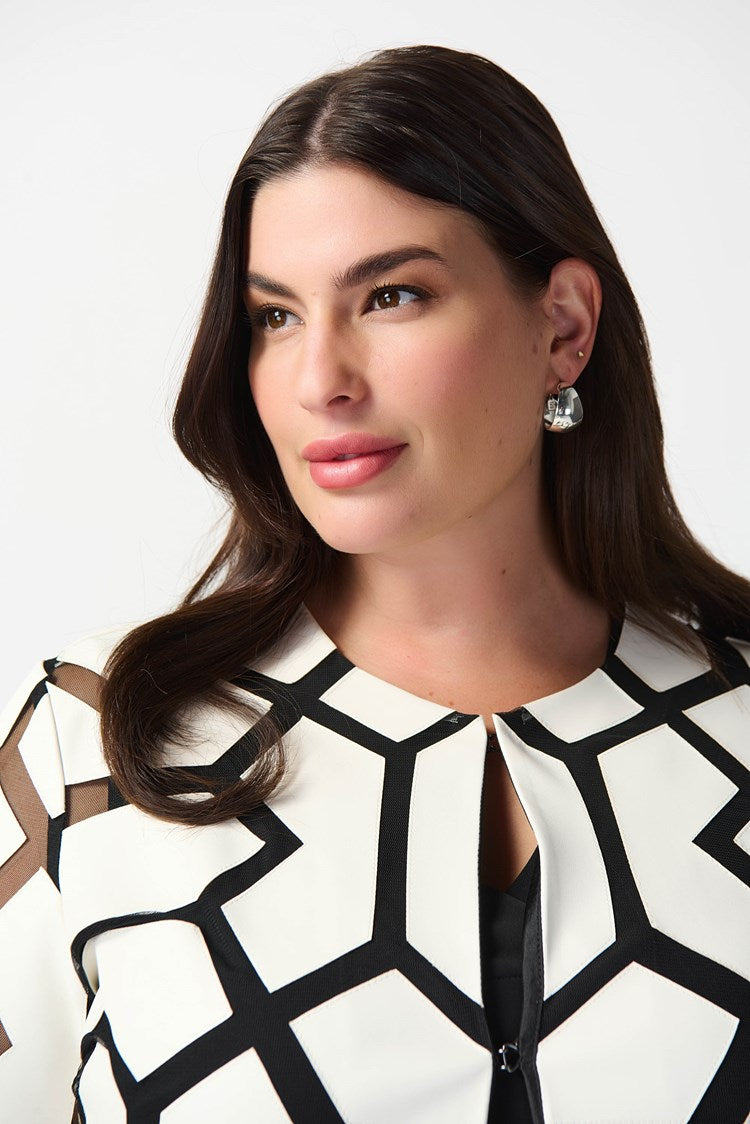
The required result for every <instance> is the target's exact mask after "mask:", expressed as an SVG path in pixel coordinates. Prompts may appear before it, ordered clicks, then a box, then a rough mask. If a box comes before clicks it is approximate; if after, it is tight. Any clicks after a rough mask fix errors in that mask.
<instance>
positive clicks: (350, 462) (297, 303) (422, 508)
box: [245, 165, 556, 554]
mask: <svg viewBox="0 0 750 1124" xmlns="http://www.w3.org/2000/svg"><path fill="white" fill-rule="evenodd" d="M248 251H249V252H248V260H247V270H248V284H247V287H246V291H245V292H246V296H245V300H246V306H247V309H248V312H249V313H250V315H251V317H252V318H253V327H252V342H251V347H250V356H249V379H250V388H251V391H252V395H253V399H254V401H255V405H256V408H257V411H258V414H259V416H260V419H261V422H262V424H263V426H264V428H265V430H266V433H267V434H268V437H269V439H270V441H271V443H272V445H273V447H274V450H275V452H276V455H277V457H278V461H279V465H280V467H281V471H282V473H283V475H284V478H285V480H286V483H287V486H288V488H289V491H290V492H291V494H292V497H293V498H294V500H295V502H296V503H297V505H298V506H299V508H300V509H301V511H302V513H303V514H304V516H305V517H306V518H307V520H308V521H309V522H310V523H311V524H312V526H313V527H314V528H315V529H316V530H317V531H318V533H319V534H320V536H321V538H323V539H324V541H325V542H327V543H328V544H329V545H330V546H332V547H333V548H334V549H336V550H339V551H343V552H347V553H353V554H360V553H369V552H373V551H390V550H392V549H394V548H398V547H400V546H406V545H409V544H415V543H417V542H423V541H425V540H427V539H431V540H434V537H435V536H439V535H442V534H446V533H455V532H459V533H460V532H461V531H462V530H464V529H466V528H467V526H468V524H467V521H468V520H476V519H478V518H481V519H489V520H492V519H497V520H498V526H500V527H502V515H503V510H504V506H503V505H504V504H506V501H507V494H508V492H509V490H513V491H514V494H515V495H516V498H517V497H518V495H519V489H520V490H521V493H523V491H524V490H528V497H527V498H528V501H529V502H530V503H531V502H532V500H533V497H534V494H535V489H537V488H538V487H539V481H540V457H541V437H542V410H543V407H544V402H545V398H546V395H547V394H548V393H550V392H553V391H554V389H555V385H556V383H555V379H554V375H553V374H552V372H551V371H550V368H549V347H548V346H547V347H546V348H545V346H544V345H545V343H546V344H547V345H548V341H549V338H550V334H549V325H548V324H547V323H546V321H545V318H544V316H543V313H542V310H541V307H540V305H539V304H538V303H536V302H535V303H530V302H525V301H522V300H521V299H519V298H518V297H517V296H516V295H515V294H514V293H513V291H512V290H511V288H510V286H509V284H508V282H507V280H506V278H505V275H504V273H503V271H502V269H501V267H500V264H499V261H498V259H497V257H496V255H495V254H494V253H493V251H492V250H491V249H490V247H489V246H488V244H487V243H486V242H485V240H484V239H483V238H482V237H481V235H480V233H479V232H478V229H477V227H476V226H475V225H474V223H473V221H472V219H471V217H470V216H469V215H468V214H466V213H465V212H462V211H459V210H457V209H454V208H450V207H447V206H443V205H441V204H437V203H433V202H431V201H428V200H425V199H423V198H421V197H419V196H414V195H411V194H410V193H408V192H405V191H402V190H401V189H399V188H396V187H393V186H392V185H391V184H389V183H387V182H385V181H383V180H381V179H379V178H378V177H377V176H375V175H374V174H371V173H368V172H365V171H362V170H359V169H357V168H354V167H350V166H344V165H327V166H322V167H309V168H305V169H303V170H301V171H299V172H298V173H296V174H294V175H291V176H288V177H283V178H277V179H274V180H272V181H270V182H268V183H267V184H265V185H264V186H263V187H262V188H261V189H260V190H259V192H258V195H257V197H256V199H255V202H254V206H253V211H252V218H251V225H250V235H249V247H248ZM370 258H373V261H372V262H369V263H368V262H367V260H366V259H370ZM377 259H380V260H377ZM363 262H364V264H361V263H363ZM545 333H546V334H545ZM545 352H546V354H545ZM363 434H364V435H368V436H369V437H370V438H373V439H374V440H373V441H371V442H370V447H371V448H372V447H373V446H375V447H380V448H383V447H385V446H389V447H390V448H391V452H390V453H385V452H381V453H374V454H373V453H371V454H370V455H369V456H367V455H364V453H363V450H362V449H361V448H359V447H358V446H361V445H362V435H363ZM346 435H355V436H354V437H350V441H351V445H350V446H349V447H348V450H346V451H349V452H360V453H363V455H361V456H357V457H354V458H351V457H348V458H347V459H346V460H340V459H339V460H333V458H335V457H336V455H337V453H338V454H339V455H340V454H341V452H342V451H343V450H341V449H338V450H336V449H335V448H334V449H329V450H323V454H324V455H325V456H326V457H327V458H328V460H327V462H323V463H321V462H320V461H318V462H316V461H311V460H309V459H307V457H306V455H305V453H306V452H307V453H308V456H309V450H306V447H307V446H308V445H310V443H311V442H317V441H321V440H330V439H336V438H341V437H346ZM318 455H319V454H318ZM506 506H507V504H506ZM472 526H473V527H477V524H476V522H475V523H473V524H472Z"/></svg>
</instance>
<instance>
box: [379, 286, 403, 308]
mask: <svg viewBox="0 0 750 1124" xmlns="http://www.w3.org/2000/svg"><path fill="white" fill-rule="evenodd" d="M402 292H403V289H382V290H381V291H380V292H379V293H378V295H377V296H376V297H375V303H376V304H377V306H378V308H396V307H398V305H400V304H401V293H402Z"/></svg>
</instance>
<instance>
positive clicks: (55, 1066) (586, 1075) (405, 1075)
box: [0, 606, 750, 1124]
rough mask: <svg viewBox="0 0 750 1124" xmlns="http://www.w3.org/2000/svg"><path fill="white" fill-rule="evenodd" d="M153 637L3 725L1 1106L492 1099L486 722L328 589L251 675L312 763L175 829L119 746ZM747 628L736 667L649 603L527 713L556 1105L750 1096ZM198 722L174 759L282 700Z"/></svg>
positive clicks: (312, 1115)
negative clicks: (393, 657)
mask: <svg viewBox="0 0 750 1124" xmlns="http://www.w3.org/2000/svg"><path fill="white" fill-rule="evenodd" d="M124 631H125V630H122V629H120V630H110V631H109V632H108V633H103V634H98V635H97V636H94V637H89V638H86V639H83V640H80V641H78V642H76V643H74V644H72V645H71V646H69V647H68V648H66V649H65V650H63V651H62V652H61V653H60V654H59V656H58V657H57V658H55V659H48V660H45V661H43V662H41V663H40V664H39V665H38V666H37V667H36V668H35V669H34V670H33V671H32V673H31V674H30V676H29V677H28V678H27V680H26V681H25V682H24V683H23V684H22V686H21V688H20V689H19V691H18V692H17V694H16V696H15V698H14V699H13V700H11V703H10V705H9V706H8V708H7V710H6V712H5V713H4V715H3V718H2V724H1V725H0V745H1V746H2V748H1V749H0V1119H2V1121H8V1122H12V1124H26V1122H28V1124H61V1122H62V1124H68V1122H70V1121H71V1119H74V1120H78V1121H85V1122H86V1124H120V1122H128V1124H133V1122H137V1124H157V1122H161V1124H205V1122H206V1121H216V1124H234V1122H237V1124H238V1122H240V1121H242V1122H248V1121H252V1122H259V1124H288V1122H289V1121H293V1122H299V1124H340V1122H341V1121H344V1122H347V1124H391V1122H392V1124H485V1122H486V1121H487V1118H488V1111H489V1106H490V1098H491V1090H492V1096H493V1097H494V1096H495V1095H496V1094H497V1096H500V1097H501V1096H502V1074H501V1069H502V1063H501V1059H500V1058H499V1057H498V1056H497V1053H496V1052H495V1051H493V1048H492V1043H491V1038H490V1033H489V1029H488V1023H487V1019H486V1016H485V1010H484V1005H483V997H482V986H481V978H482V977H481V968H482V965H481V961H480V930H479V853H480V835H481V808H482V785H483V776H484V768H485V760H486V750H487V732H486V730H485V727H484V722H483V720H482V718H481V716H478V715H471V714H463V713H459V712H456V711H450V710H448V709H446V708H445V707H443V706H440V705H438V704H436V703H434V702H432V701H430V700H427V699H424V698H421V697H418V696H416V695H412V694H410V693H408V692H406V691H404V690H402V689H400V688H398V687H396V686H394V685H393V684H390V683H388V682H386V681H384V680H381V679H378V678H377V677H375V676H373V675H370V674H369V673H367V672H365V671H363V670H362V669H360V668H357V667H356V666H354V665H353V664H352V663H351V662H350V661H349V660H348V659H347V658H346V657H345V656H344V655H343V654H342V653H341V652H340V651H338V650H337V649H336V647H335V645H334V644H333V642H332V641H331V640H330V638H329V637H328V636H327V635H326V634H325V633H324V632H323V631H322V629H321V628H320V626H319V625H318V624H317V622H316V621H315V619H314V618H313V617H312V615H311V614H310V613H309V612H308V610H307V609H306V607H305V606H302V608H301V609H300V611H299V613H298V614H297V616H296V618H295V620H294V622H293V624H292V626H291V627H290V629H289V630H288V632H287V633H286V634H285V635H284V637H282V639H281V640H280V641H279V642H278V644H277V645H276V647H275V648H274V649H273V651H271V652H269V653H268V654H267V655H266V656H265V657H263V659H262V660H259V661H258V662H257V664H256V665H255V666H254V667H252V668H248V669H247V671H246V673H245V674H243V675H242V676H240V677H238V678H237V679H236V680H234V688H233V689H234V691H235V692H236V694H237V695H238V697H243V695H244V696H245V697H248V696H250V697H251V698H252V701H253V703H254V704H255V705H256V706H257V707H259V708H260V709H261V710H262V711H267V710H269V709H273V711H274V713H275V716H276V719H277V721H278V722H279V723H280V725H281V727H282V728H283V729H284V731H286V733H285V737H284V744H285V747H286V754H287V760H288V765H287V769H288V774H287V779H286V780H285V782H284V783H283V784H282V787H281V788H280V789H279V790H277V791H276V792H275V793H274V794H273V795H272V796H271V797H270V798H269V799H268V801H267V802H266V803H265V804H263V805H262V806H259V807H258V808H256V809H255V810H254V811H253V812H252V813H251V814H249V815H247V816H245V817H243V818H241V819H232V820H228V821H226V822H224V823H220V824H216V825H209V826H201V827H188V826H184V825H180V824H176V823H168V822H165V821H162V820H159V819H157V818H155V817H153V816H151V815H148V814H146V813H144V812H142V811H141V810H139V809H138V808H136V807H134V806H132V805H130V804H128V803H126V802H125V801H124V800H123V798H122V796H121V795H120V794H119V792H118V791H117V789H116V788H115V786H114V784H113V783H112V781H111V779H110V778H109V776H108V773H107V769H106V766H105V763H104V761H103V757H102V751H101V742H100V737H99V727H98V716H97V711H96V705H97V688H98V685H100V682H101V680H100V674H101V671H102V668H103V666H104V663H105V661H106V658H107V656H108V654H109V652H110V651H111V649H112V647H113V646H114V644H115V643H116V641H117V640H119V639H120V638H121V636H122V635H123V633H124ZM720 649H721V662H722V665H723V669H724V672H725V674H726V677H727V680H728V683H724V682H721V681H720V680H719V679H718V678H717V677H716V676H715V675H714V674H713V673H712V672H711V670H710V667H709V664H708V662H707V661H705V660H703V659H698V658H697V657H696V656H695V655H693V654H688V653H687V652H686V651H684V650H682V649H678V648H676V647H675V646H674V645H672V644H671V643H668V642H667V641H662V640H659V639H656V638H655V637H654V636H652V635H651V634H650V633H649V632H647V631H645V630H643V629H641V628H640V627H639V626H637V625H636V624H635V623H634V622H633V621H632V620H631V619H630V618H629V616H628V615H627V614H626V616H625V619H624V620H623V621H618V622H616V623H615V624H614V625H613V631H612V636H611V639H610V645H609V651H608V653H607V657H606V660H605V662H604V664H603V665H602V666H601V667H600V668H598V669H597V670H595V671H594V672H593V673H592V674H591V675H589V676H587V677H586V678H585V679H583V680H581V681H580V682H578V683H576V684H574V685H573V686H572V687H568V688H567V689H565V690H562V691H558V692H556V693H555V694H552V695H549V696H547V697H545V698H543V699H540V700H537V701H536V702H532V703H529V704H528V705H526V706H523V707H519V708H517V709H516V710H513V711H509V712H505V713H498V714H496V715H494V724H495V730H496V735H497V741H498V744H499V747H500V749H501V751H502V752H503V754H504V757H505V761H506V763H507V766H508V770H509V773H510V776H511V779H512V782H513V784H514V787H515V789H516V792H517V794H518V797H519V799H520V801H521V804H522V805H523V808H524V810H525V812H526V815H527V817H528V819H529V822H530V824H531V827H532V829H533V831H534V834H535V836H536V839H537V843H538V859H539V862H538V872H539V873H538V877H537V878H536V880H535V881H534V883H533V884H532V886H531V889H530V894H529V899H528V905H527V910H526V920H525V925H524V934H523V992H524V997H523V1013H522V1018H521V1026H520V1033H519V1039H518V1052H519V1054H520V1068H521V1071H522V1074H523V1077H524V1079H525V1083H526V1088H527V1091H528V1096H529V1101H530V1104H531V1111H532V1116H533V1119H534V1121H535V1122H536V1124H595V1122H596V1124H625V1122H630V1124H645V1122H647V1121H648V1122H651V1124H674V1122H680V1121H696V1122H721V1124H740V1122H742V1121H748V1120H750V645H749V644H747V643H744V642H742V641H739V640H736V639H731V638H727V639H726V640H724V641H722V642H721V644H720ZM189 717H190V728H191V730H193V731H194V734H195V736H194V738H193V739H191V740H190V742H189V744H182V745H171V746H167V747H166V748H165V752H166V753H167V755H168V762H169V764H171V765H174V766H181V767H188V768H190V769H192V770H195V771H196V773H197V774H198V775H202V774H212V775H216V776H221V777H225V778H232V777H234V778H236V777H238V776H239V775H241V774H243V773H244V772H245V771H246V770H247V769H248V768H249V767H251V765H252V760H253V744H254V743H253V732H252V726H251V725H250V724H249V720H247V721H245V722H243V721H242V719H241V718H239V717H237V716H235V715H227V714H226V713H223V712H220V711H218V710H216V709H214V708H209V707H207V706H205V705H200V706H199V705H195V706H194V707H193V708H191V714H190V716H189ZM499 1071H500V1075H499Z"/></svg>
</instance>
